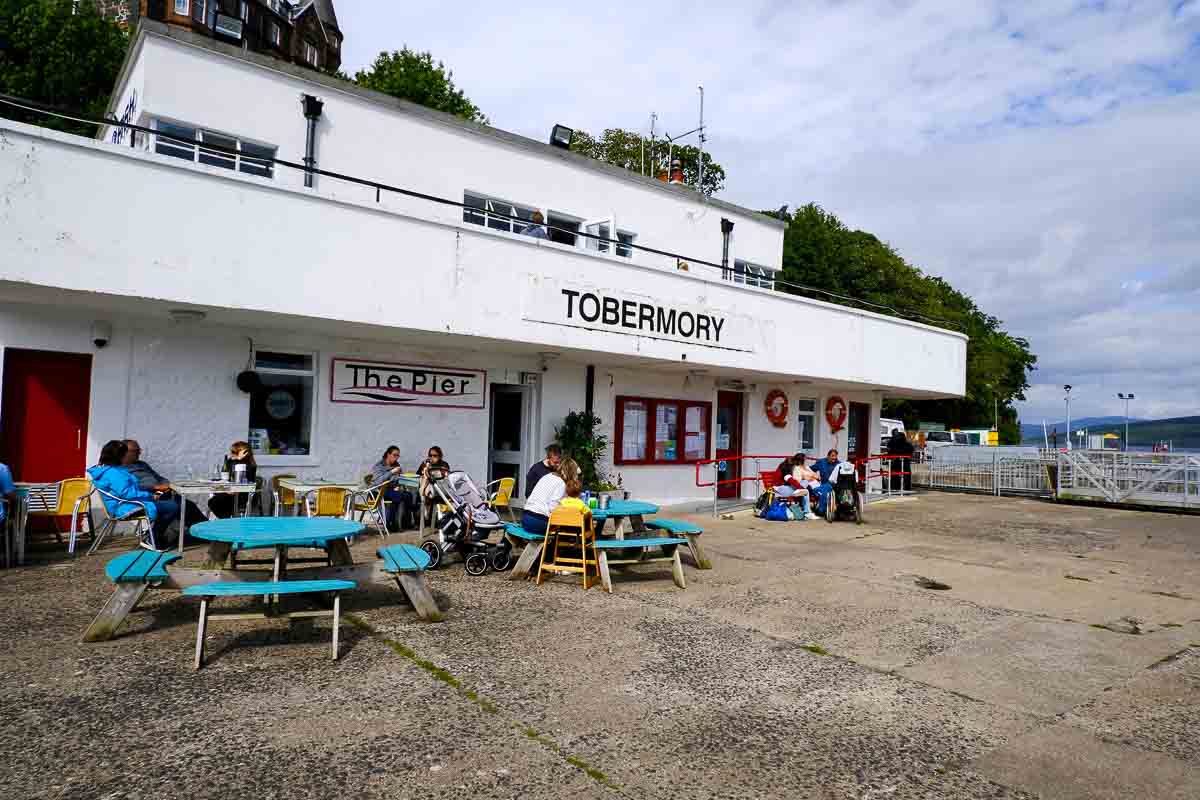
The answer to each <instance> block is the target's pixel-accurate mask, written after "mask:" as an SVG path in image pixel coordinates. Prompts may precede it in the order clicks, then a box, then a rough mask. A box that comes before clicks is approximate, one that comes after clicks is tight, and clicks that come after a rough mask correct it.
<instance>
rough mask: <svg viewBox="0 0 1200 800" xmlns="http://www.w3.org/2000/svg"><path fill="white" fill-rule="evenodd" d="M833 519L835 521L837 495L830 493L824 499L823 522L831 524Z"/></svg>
mask: <svg viewBox="0 0 1200 800" xmlns="http://www.w3.org/2000/svg"><path fill="white" fill-rule="evenodd" d="M835 519H837V495H836V494H835V493H834V492H830V493H829V496H828V497H826V498H825V521H826V522H829V523H832V522H833V521H834V520H835Z"/></svg>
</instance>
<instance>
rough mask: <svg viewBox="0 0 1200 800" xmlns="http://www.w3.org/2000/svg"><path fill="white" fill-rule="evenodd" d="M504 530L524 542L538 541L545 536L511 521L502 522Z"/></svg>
mask: <svg viewBox="0 0 1200 800" xmlns="http://www.w3.org/2000/svg"><path fill="white" fill-rule="evenodd" d="M504 530H505V532H506V533H509V534H511V535H512V536H515V537H517V538H518V539H521V540H522V541H526V542H540V541H542V540H543V539H545V538H546V537H545V536H543V535H542V534H540V533H530V532H529V531H527V530H525V529H524V528H522V527H521V526H520V525H517V524H516V523H512V522H506V523H504Z"/></svg>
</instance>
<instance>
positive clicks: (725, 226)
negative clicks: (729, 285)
mask: <svg viewBox="0 0 1200 800" xmlns="http://www.w3.org/2000/svg"><path fill="white" fill-rule="evenodd" d="M731 233H733V220H729V219H725V218H724V217H721V277H722V278H724V279H725V280H729V234H731Z"/></svg>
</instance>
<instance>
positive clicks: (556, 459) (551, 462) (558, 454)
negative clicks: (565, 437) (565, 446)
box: [525, 444, 562, 499]
mask: <svg viewBox="0 0 1200 800" xmlns="http://www.w3.org/2000/svg"><path fill="white" fill-rule="evenodd" d="M561 463H562V448H561V447H559V446H558V445H556V444H552V445H549V446H548V447H546V457H545V458H544V459H542V460H541V461H539V462H537V463H536V464H534V465H533V466H532V467H530V468H529V472H527V473H526V474H525V498H526V499H529V495H531V494H533V487H535V486H537V482H538V481H540V480H541V479H542V478H543V477H545V476H546V475H549V474H550V473H551V472H554V471H555V470H557V469H558V465H559V464H561Z"/></svg>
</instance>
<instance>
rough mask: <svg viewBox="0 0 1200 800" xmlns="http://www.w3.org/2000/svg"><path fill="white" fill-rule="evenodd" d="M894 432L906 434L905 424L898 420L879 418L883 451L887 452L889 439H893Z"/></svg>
mask: <svg viewBox="0 0 1200 800" xmlns="http://www.w3.org/2000/svg"><path fill="white" fill-rule="evenodd" d="M892 431H900V432H901V433H904V422H903V421H902V420H898V419H884V418H883V417H880V418H879V440H880V443H881V444H882V448H881V451H882V452H884V453H886V452H887V443H888V439H890V438H892Z"/></svg>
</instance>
